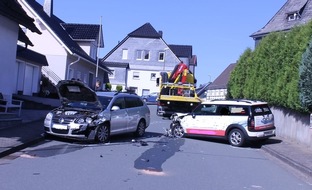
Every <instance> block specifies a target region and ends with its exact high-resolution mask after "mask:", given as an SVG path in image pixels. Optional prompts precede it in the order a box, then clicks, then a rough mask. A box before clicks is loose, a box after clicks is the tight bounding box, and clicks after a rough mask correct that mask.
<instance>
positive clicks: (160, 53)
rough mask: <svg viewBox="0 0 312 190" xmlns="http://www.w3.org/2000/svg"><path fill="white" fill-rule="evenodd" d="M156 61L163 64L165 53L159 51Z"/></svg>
mask: <svg viewBox="0 0 312 190" xmlns="http://www.w3.org/2000/svg"><path fill="white" fill-rule="evenodd" d="M158 61H161V62H164V61H165V52H163V51H160V52H159V54H158Z"/></svg>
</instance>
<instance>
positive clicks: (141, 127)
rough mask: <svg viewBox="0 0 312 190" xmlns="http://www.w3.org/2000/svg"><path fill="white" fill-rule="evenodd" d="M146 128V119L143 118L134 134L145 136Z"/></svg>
mask: <svg viewBox="0 0 312 190" xmlns="http://www.w3.org/2000/svg"><path fill="white" fill-rule="evenodd" d="M145 129H146V124H145V122H144V121H142V120H141V121H140V122H139V124H138V126H137V129H136V131H135V133H134V135H135V136H137V137H142V136H144V134H145Z"/></svg>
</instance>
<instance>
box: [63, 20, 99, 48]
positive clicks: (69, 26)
mask: <svg viewBox="0 0 312 190" xmlns="http://www.w3.org/2000/svg"><path fill="white" fill-rule="evenodd" d="M61 26H62V27H63V28H64V29H65V30H66V32H67V33H68V34H69V35H70V37H71V38H72V39H74V40H76V41H96V40H97V39H98V38H99V33H100V25H98V24H75V23H61ZM101 34H102V33H101ZM101 47H104V44H103V36H102V35H101Z"/></svg>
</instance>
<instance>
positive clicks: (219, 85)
mask: <svg viewBox="0 0 312 190" xmlns="http://www.w3.org/2000/svg"><path fill="white" fill-rule="evenodd" d="M235 66H236V63H232V64H230V65H229V66H228V67H227V68H226V69H225V70H224V71H223V72H222V73H221V74H220V75H219V76H218V77H217V78H216V79H215V80H214V81H213V82H212V83H211V84H210V85H209V86H208V89H209V90H215V89H226V88H227V84H228V82H229V79H230V74H231V72H232V70H233V69H234V67H235Z"/></svg>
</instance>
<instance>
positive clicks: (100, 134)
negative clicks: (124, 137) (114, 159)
mask: <svg viewBox="0 0 312 190" xmlns="http://www.w3.org/2000/svg"><path fill="white" fill-rule="evenodd" d="M109 136H110V131H109V126H108V125H107V124H103V125H99V126H98V127H97V129H96V135H95V140H96V142H99V143H107V142H108V141H109Z"/></svg>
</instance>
